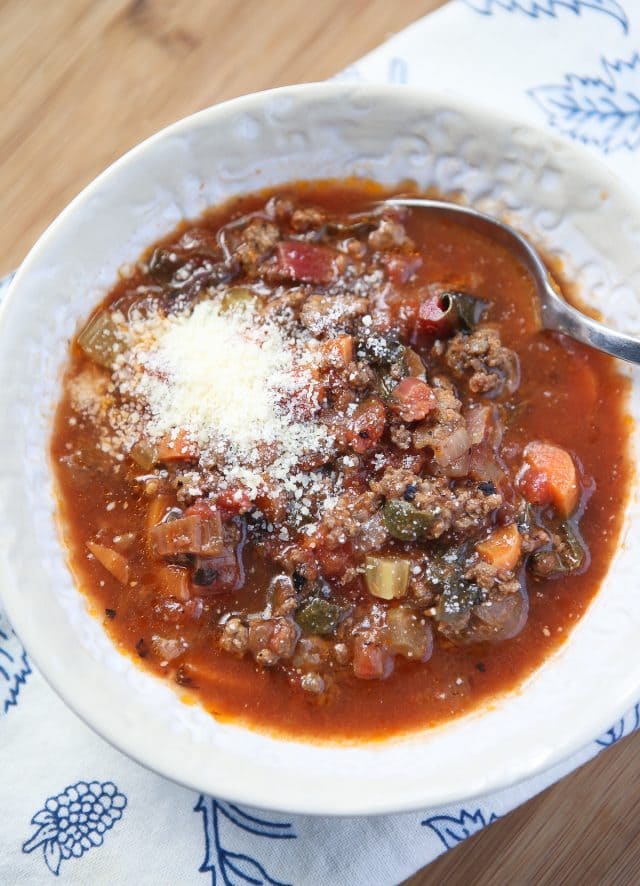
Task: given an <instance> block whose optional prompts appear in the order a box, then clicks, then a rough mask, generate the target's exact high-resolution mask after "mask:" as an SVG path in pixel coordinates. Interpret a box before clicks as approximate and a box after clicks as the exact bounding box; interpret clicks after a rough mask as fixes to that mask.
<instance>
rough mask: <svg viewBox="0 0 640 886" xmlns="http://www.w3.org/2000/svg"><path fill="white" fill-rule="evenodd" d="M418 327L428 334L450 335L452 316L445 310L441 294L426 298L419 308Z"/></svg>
mask: <svg viewBox="0 0 640 886" xmlns="http://www.w3.org/2000/svg"><path fill="white" fill-rule="evenodd" d="M418 328H419V329H420V330H421V331H422V332H425V333H427V334H428V335H438V336H440V335H448V334H449V333H450V332H451V318H450V315H449V313H448V312H447V311H445V310H443V307H442V302H441V300H440V297H439V296H432V297H430V298H427V299H425V301H423V302H422V304H421V305H420V308H419V310H418Z"/></svg>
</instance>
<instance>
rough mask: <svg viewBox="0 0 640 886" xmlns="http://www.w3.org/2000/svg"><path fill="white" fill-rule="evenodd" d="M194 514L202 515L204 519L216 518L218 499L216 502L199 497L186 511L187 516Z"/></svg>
mask: <svg viewBox="0 0 640 886" xmlns="http://www.w3.org/2000/svg"><path fill="white" fill-rule="evenodd" d="M193 514H196V515H197V516H198V517H202V519H203V520H209V519H211V518H213V519H215V518H216V516H217V514H218V507H217V501H216V502H215V503H214V502H213V501H210V500H209V499H206V498H199V499H198V501H194V503H193V504H192V505H190V506H189V507H188V508H187V509H186V511H185V512H184V515H185V517H191V516H192V515H193Z"/></svg>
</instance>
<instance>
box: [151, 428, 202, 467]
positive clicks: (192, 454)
mask: <svg viewBox="0 0 640 886" xmlns="http://www.w3.org/2000/svg"><path fill="white" fill-rule="evenodd" d="M197 460H198V447H197V446H196V444H195V443H194V442H193V440H190V439H189V437H188V435H187V433H186V431H178V433H177V434H175V435H174V434H167V435H166V436H165V437H163V438H162V440H161V441H160V442H159V443H158V461H160V462H165V463H167V462H172V461H189V462H194V461H197Z"/></svg>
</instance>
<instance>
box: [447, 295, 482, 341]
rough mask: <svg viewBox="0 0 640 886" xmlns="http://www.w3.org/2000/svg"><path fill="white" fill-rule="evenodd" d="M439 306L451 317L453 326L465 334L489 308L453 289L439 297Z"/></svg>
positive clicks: (480, 300) (472, 297)
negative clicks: (462, 330) (459, 328)
mask: <svg viewBox="0 0 640 886" xmlns="http://www.w3.org/2000/svg"><path fill="white" fill-rule="evenodd" d="M440 304H441V305H442V310H443V311H444V313H445V314H449V315H450V316H451V320H452V321H453V325H454V326H459V327H461V328H462V329H464V330H465V331H466V332H472V331H473V330H474V329H475V327H476V326H477V325H478V323H479V322H480V318H481V317H482V314H483V313H484V312H485V311H486V309H487V308H488V307H489V304H488V302H486V301H484V300H483V299H481V298H476V297H475V296H473V295H469V294H468V293H466V292H458V291H457V290H455V289H447V290H446V291H445V292H443V293H442V295H441V296H440Z"/></svg>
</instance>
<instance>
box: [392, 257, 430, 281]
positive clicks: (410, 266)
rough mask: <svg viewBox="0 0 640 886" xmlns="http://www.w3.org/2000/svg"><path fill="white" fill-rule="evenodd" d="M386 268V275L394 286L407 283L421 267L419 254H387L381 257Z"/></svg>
mask: <svg viewBox="0 0 640 886" xmlns="http://www.w3.org/2000/svg"><path fill="white" fill-rule="evenodd" d="M383 262H384V264H385V265H386V268H387V276H388V277H389V280H390V281H391V283H393V284H394V286H402V285H403V284H405V283H408V282H409V280H411V278H412V277H413V276H414V274H415V273H416V272H417V271H419V270H420V268H421V267H422V257H421V256H419V255H389V256H387V257H385V258H384V259H383Z"/></svg>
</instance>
